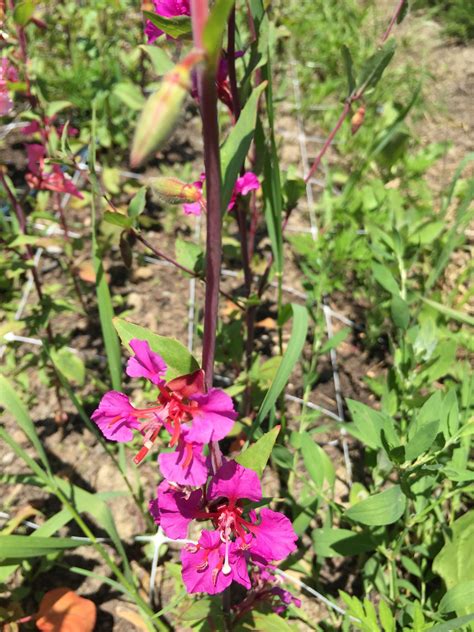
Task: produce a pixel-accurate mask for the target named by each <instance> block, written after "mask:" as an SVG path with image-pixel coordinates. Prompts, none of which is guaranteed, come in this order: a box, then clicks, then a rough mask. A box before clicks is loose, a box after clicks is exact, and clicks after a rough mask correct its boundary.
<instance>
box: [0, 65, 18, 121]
mask: <svg viewBox="0 0 474 632" xmlns="http://www.w3.org/2000/svg"><path fill="white" fill-rule="evenodd" d="M17 81H18V73H17V71H16V68H15V67H14V66H12V65H11V64H10V62H9V61H8V59H7V58H6V57H2V61H1V62H0V116H5V114H8V113H9V112H10V111H11V110H12V109H13V100H12V99H11V97H10V94H9V92H8V84H9V83H16V82H17Z"/></svg>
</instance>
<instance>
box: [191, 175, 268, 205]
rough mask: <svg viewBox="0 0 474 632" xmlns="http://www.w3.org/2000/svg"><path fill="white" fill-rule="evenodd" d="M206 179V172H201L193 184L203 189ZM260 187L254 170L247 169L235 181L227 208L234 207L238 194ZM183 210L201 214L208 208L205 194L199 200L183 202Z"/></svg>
mask: <svg viewBox="0 0 474 632" xmlns="http://www.w3.org/2000/svg"><path fill="white" fill-rule="evenodd" d="M205 180H206V174H205V173H201V175H200V178H199V180H198V181H197V182H193V185H194V186H195V187H196V188H197V189H199V190H200V191H202V188H203V184H204V182H205ZM259 188H260V181H259V179H258V178H257V176H256V175H255V174H254V173H253V172H252V171H246V172H245V173H244V175H243V176H240V177H239V178H237V180H236V182H235V185H234V190H233V192H232V197H231V198H230V202H229V204H228V206H227V210H228V211H231V210H232V209H233V208H234V206H235V203H236V201H237V196H238V195H247V194H248V193H250V191H256V190H257V189H259ZM183 210H184V212H185V213H186V215H201V212H202V211H203V210H206V201H205V199H204V196H203V195H202V194H201V198H200V199H199V200H198V201H197V202H193V203H191V204H183Z"/></svg>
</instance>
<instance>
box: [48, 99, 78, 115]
mask: <svg viewBox="0 0 474 632" xmlns="http://www.w3.org/2000/svg"><path fill="white" fill-rule="evenodd" d="M71 106H72V103H71V101H51V103H48V105H47V107H46V116H49V117H53V116H55V115H56V114H57V113H58V112H61V110H65V109H66V108H69V107H71Z"/></svg>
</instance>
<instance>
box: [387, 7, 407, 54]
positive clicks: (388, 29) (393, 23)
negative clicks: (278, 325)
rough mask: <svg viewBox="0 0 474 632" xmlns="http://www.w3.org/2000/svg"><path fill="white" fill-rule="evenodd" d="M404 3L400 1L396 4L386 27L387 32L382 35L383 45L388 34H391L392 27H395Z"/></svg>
mask: <svg viewBox="0 0 474 632" xmlns="http://www.w3.org/2000/svg"><path fill="white" fill-rule="evenodd" d="M405 1H406V0H400V2H399V3H398V5H397V7H396V9H395V11H394V13H393V15H392V19H391V20H390V23H389V25H388V27H387V30H386V31H385V33H384V34H383V35H382V40H381V43H382V44H384V43H385V42H386V41H387V40H388V38H389V35H390V33H391V32H392V29H393V27H394V26H395V22H396V21H397V20H398V17H399V15H400V14H401V12H402V9H403V7H404V5H405Z"/></svg>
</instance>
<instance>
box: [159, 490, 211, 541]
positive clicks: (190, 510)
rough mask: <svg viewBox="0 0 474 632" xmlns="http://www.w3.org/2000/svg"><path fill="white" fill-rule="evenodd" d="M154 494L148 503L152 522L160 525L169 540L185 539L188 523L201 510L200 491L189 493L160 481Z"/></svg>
mask: <svg viewBox="0 0 474 632" xmlns="http://www.w3.org/2000/svg"><path fill="white" fill-rule="evenodd" d="M156 493H157V498H155V499H154V500H152V501H151V502H150V513H151V515H152V516H153V519H154V521H155V522H156V523H157V524H159V525H161V527H162V529H163V531H164V532H165V533H166V535H167V536H168V537H169V538H173V539H174V540H178V539H184V538H186V537H187V534H188V526H189V523H190V522H191V521H192V520H194V518H195V517H196V515H197V513H198V512H199V511H200V509H201V506H202V491H201V490H200V489H198V490H196V491H190V490H188V489H185V488H183V487H180V486H179V485H170V483H168V481H162V482H161V483H160V484H159V485H158V488H157V490H156Z"/></svg>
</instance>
